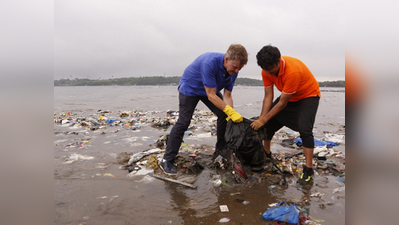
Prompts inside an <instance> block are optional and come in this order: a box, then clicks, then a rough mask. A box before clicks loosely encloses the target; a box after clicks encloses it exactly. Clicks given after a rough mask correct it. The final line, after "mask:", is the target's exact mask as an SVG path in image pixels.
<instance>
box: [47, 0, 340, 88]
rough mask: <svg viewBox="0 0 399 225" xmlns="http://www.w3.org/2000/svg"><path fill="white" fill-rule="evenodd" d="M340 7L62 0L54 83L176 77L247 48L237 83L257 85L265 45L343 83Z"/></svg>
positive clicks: (57, 6)
mask: <svg viewBox="0 0 399 225" xmlns="http://www.w3.org/2000/svg"><path fill="white" fill-rule="evenodd" d="M344 14H345V10H344V1H341V0H339V1H319V0H315V1H273V2H271V1H270V2H269V1H264V0H254V1H242V0H241V1H238V0H201V1H187V0H185V1H183V0H173V1H171V0H153V1H151V0H142V1H137V0H130V1H127V0H112V1H111V0H109V1H102V0H67V1H55V2H54V79H61V78H72V79H74V78H89V79H100V78H101V79H107V78H112V77H113V78H120V77H138V76H181V75H182V73H183V71H184V69H185V68H186V67H187V66H188V65H189V64H190V63H191V62H192V61H193V60H194V59H195V58H196V57H197V56H199V55H200V54H202V53H205V52H223V53H225V51H226V50H227V48H228V47H229V45H230V44H232V43H239V44H242V45H244V47H245V48H246V49H247V51H248V53H249V60H248V64H247V65H246V66H245V67H244V68H243V69H242V70H241V71H240V73H239V77H248V78H256V79H261V75H260V74H261V69H260V67H259V66H258V65H257V64H256V54H257V52H258V51H259V50H260V49H261V48H262V47H263V46H265V45H267V44H272V45H275V46H276V47H278V48H279V49H280V51H281V54H282V55H289V56H293V57H296V58H298V59H300V60H302V61H303V62H304V63H305V64H306V65H307V66H308V67H309V69H310V70H311V71H312V73H313V75H314V76H315V77H316V79H317V80H318V81H327V80H344V79H345V70H344V65H345V40H344V38H345V27H344V22H345V21H344Z"/></svg>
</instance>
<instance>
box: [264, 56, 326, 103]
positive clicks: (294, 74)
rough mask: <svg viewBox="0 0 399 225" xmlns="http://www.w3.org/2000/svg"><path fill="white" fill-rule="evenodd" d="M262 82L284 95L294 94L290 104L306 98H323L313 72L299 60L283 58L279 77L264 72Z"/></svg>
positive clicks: (288, 57)
mask: <svg viewBox="0 0 399 225" xmlns="http://www.w3.org/2000/svg"><path fill="white" fill-rule="evenodd" d="M262 80H263V85H264V86H265V87H270V86H273V84H275V85H276V87H277V89H278V90H279V91H281V92H282V93H286V94H293V95H292V96H291V98H290V100H289V101H290V102H296V101H299V100H301V99H304V98H308V97H314V96H319V97H320V96H321V95H320V89H319V83H318V82H317V81H316V79H315V78H314V76H313V74H312V72H310V70H309V69H308V67H307V66H306V65H305V64H304V63H303V62H302V61H300V60H299V59H296V58H293V57H290V56H282V57H281V59H280V71H279V73H278V76H277V77H276V76H272V75H270V74H266V72H265V71H264V70H262Z"/></svg>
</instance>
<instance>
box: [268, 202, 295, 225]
mask: <svg viewBox="0 0 399 225" xmlns="http://www.w3.org/2000/svg"><path fill="white" fill-rule="evenodd" d="M262 219H264V220H272V221H281V222H286V223H291V224H297V223H298V222H299V210H298V208H297V207H296V205H294V204H292V205H288V204H287V202H280V203H278V204H277V205H276V206H274V207H271V208H268V209H267V210H266V212H264V213H263V215H262Z"/></svg>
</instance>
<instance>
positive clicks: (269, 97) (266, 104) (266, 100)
mask: <svg viewBox="0 0 399 225" xmlns="http://www.w3.org/2000/svg"><path fill="white" fill-rule="evenodd" d="M273 98H274V92H273V86H270V87H265V96H264V97H263V105H262V112H261V113H260V115H261V116H262V117H265V116H266V114H267V113H268V112H269V110H270V108H271V107H272V103H273Z"/></svg>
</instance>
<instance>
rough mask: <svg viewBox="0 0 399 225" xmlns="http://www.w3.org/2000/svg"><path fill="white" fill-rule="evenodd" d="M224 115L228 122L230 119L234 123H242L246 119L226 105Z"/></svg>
mask: <svg viewBox="0 0 399 225" xmlns="http://www.w3.org/2000/svg"><path fill="white" fill-rule="evenodd" d="M223 112H224V113H226V115H227V118H226V120H227V121H229V120H230V119H231V120H233V122H234V123H241V122H242V121H243V120H244V119H243V118H242V116H241V115H240V114H239V113H238V112H237V111H235V110H234V109H233V108H231V107H230V106H229V105H226V106H225V107H224V110H223Z"/></svg>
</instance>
